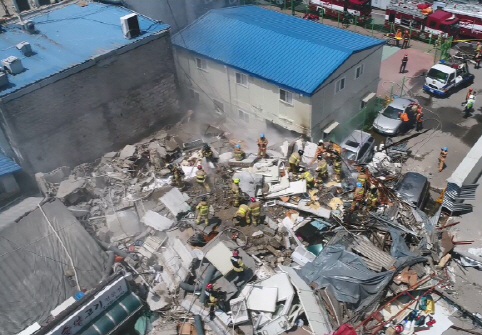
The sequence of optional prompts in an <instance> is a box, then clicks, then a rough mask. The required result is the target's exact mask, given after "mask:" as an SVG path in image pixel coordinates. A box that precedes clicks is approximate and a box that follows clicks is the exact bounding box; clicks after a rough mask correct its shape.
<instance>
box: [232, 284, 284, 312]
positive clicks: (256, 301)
mask: <svg viewBox="0 0 482 335" xmlns="http://www.w3.org/2000/svg"><path fill="white" fill-rule="evenodd" d="M239 296H240V297H242V298H243V299H246V305H247V306H248V309H250V310H253V311H262V312H271V313H273V312H274V311H275V310H276V302H277V301H278V289H277V288H276V287H264V286H260V285H251V284H248V285H246V286H245V287H244V288H243V290H242V291H241V293H240V294H239Z"/></svg>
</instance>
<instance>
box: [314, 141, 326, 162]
mask: <svg viewBox="0 0 482 335" xmlns="http://www.w3.org/2000/svg"><path fill="white" fill-rule="evenodd" d="M325 151H326V148H325V143H324V142H323V141H322V140H319V141H318V146H317V147H316V151H315V157H313V159H312V160H311V163H312V164H313V163H314V162H315V160H316V159H317V158H318V156H320V155H323V154H324V153H325Z"/></svg>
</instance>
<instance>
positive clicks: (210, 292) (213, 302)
mask: <svg viewBox="0 0 482 335" xmlns="http://www.w3.org/2000/svg"><path fill="white" fill-rule="evenodd" d="M204 294H206V296H207V298H206V305H207V306H208V307H209V317H210V318H211V320H213V319H214V316H215V315H214V310H215V309H217V307H218V298H216V296H215V294H214V285H213V284H211V283H208V284H207V285H206V289H205V290H204Z"/></svg>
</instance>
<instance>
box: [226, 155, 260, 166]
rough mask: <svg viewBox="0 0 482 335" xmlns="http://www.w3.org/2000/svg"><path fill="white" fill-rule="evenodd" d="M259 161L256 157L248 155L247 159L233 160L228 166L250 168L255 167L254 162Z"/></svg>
mask: <svg viewBox="0 0 482 335" xmlns="http://www.w3.org/2000/svg"><path fill="white" fill-rule="evenodd" d="M256 159H257V157H256V155H247V156H246V158H245V159H243V160H242V161H237V160H236V159H234V158H231V159H230V160H229V161H228V165H229V166H232V167H245V168H248V167H250V166H252V165H253V163H254V161H255V160H256Z"/></svg>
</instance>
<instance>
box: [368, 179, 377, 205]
mask: <svg viewBox="0 0 482 335" xmlns="http://www.w3.org/2000/svg"><path fill="white" fill-rule="evenodd" d="M377 202H378V189H377V187H376V186H375V185H372V186H370V192H368V195H367V211H372V210H374V209H375V208H377Z"/></svg>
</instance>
